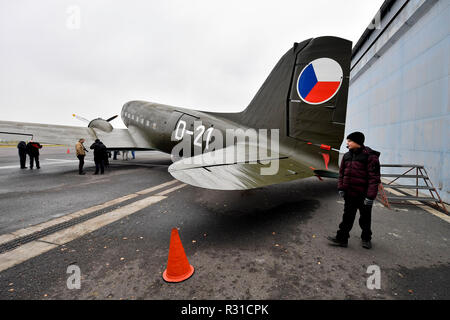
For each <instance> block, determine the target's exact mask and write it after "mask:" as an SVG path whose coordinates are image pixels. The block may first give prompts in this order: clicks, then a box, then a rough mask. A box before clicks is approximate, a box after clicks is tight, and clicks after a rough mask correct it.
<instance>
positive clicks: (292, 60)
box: [233, 37, 352, 149]
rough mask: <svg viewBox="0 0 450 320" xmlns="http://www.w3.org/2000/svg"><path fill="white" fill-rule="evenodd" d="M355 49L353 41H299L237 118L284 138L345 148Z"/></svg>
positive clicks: (320, 38) (323, 39)
mask: <svg viewBox="0 0 450 320" xmlns="http://www.w3.org/2000/svg"><path fill="white" fill-rule="evenodd" d="M351 50H352V43H351V41H348V40H345V39H341V38H336V37H319V38H313V39H309V40H306V41H303V42H301V43H295V44H294V47H293V48H291V49H290V50H289V51H288V52H286V54H285V55H284V56H283V57H282V58H281V59H280V61H279V62H278V63H277V65H276V66H275V67H274V69H273V70H272V72H271V73H270V75H269V76H268V77H267V79H266V81H265V82H264V84H263V85H262V86H261V88H260V89H259V91H258V92H257V93H256V95H255V97H254V98H253V100H252V101H251V102H250V104H249V105H248V107H247V108H246V109H245V110H244V111H242V112H240V113H238V114H235V116H234V117H233V118H234V119H233V120H235V121H238V122H239V123H241V124H244V125H246V126H248V127H252V128H255V129H263V128H264V129H280V137H281V136H284V137H289V138H292V139H297V140H300V141H308V142H313V143H319V144H325V145H328V146H331V147H332V148H335V149H339V148H340V145H341V143H342V140H343V136H344V130H345V118H346V111H347V97H348V87H349V76H350V60H351Z"/></svg>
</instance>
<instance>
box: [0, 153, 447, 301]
mask: <svg viewBox="0 0 450 320" xmlns="http://www.w3.org/2000/svg"><path fill="white" fill-rule="evenodd" d="M66 150H67V147H44V148H43V149H42V152H41V169H40V170H36V169H34V170H29V169H23V170H21V169H19V164H18V162H19V161H18V156H17V149H15V148H0V181H1V184H0V299H117V300H119V299H187V300H196V299H292V300H297V299H449V298H450V292H449V290H448V288H450V250H449V241H450V223H449V222H448V221H445V220H444V219H441V218H439V217H437V216H435V215H433V214H431V213H430V212H428V211H425V210H423V209H422V208H420V207H416V206H397V207H395V209H393V210H389V209H387V208H385V207H383V206H382V205H381V204H380V203H378V202H377V203H376V204H375V206H374V208H373V212H372V231H373V248H372V249H371V250H367V249H364V248H362V247H361V243H360V238H359V236H360V228H359V225H358V220H356V221H355V225H354V227H353V230H352V232H351V238H350V241H349V247H348V248H340V247H333V246H330V245H329V244H328V241H327V240H326V238H325V237H326V236H328V235H334V234H335V232H336V230H337V226H338V224H339V222H340V219H341V217H342V212H343V201H342V200H341V199H340V198H339V196H338V194H337V191H336V180H333V179H324V181H319V180H318V179H317V178H315V177H314V178H308V179H303V180H298V181H294V182H290V183H286V184H280V185H274V186H270V187H264V188H260V189H255V190H249V191H213V190H206V189H201V188H196V187H192V186H189V185H184V184H182V183H181V182H178V181H176V180H174V179H173V178H172V177H171V176H170V174H169V173H168V172H167V167H168V166H169V165H170V163H171V161H170V156H169V155H165V154H162V153H159V152H156V151H149V152H136V159H134V160H132V159H130V160H122V156H119V158H118V159H119V160H111V165H110V167H109V168H108V169H107V170H106V172H105V174H104V175H93V172H94V168H93V166H94V164H93V161H92V154H91V153H89V154H88V156H87V158H86V160H87V162H86V166H85V168H86V172H87V174H86V175H84V176H80V175H78V172H77V165H78V161H77V159H76V157H75V155H74V151H73V150H71V153H69V154H67V153H66ZM130 158H131V154H130ZM27 165H28V164H27ZM152 187H154V188H152ZM172 228H179V234H180V237H181V241H182V243H183V246H184V249H185V251H186V254H187V257H188V259H189V262H190V264H191V265H193V266H194V268H195V273H194V275H193V276H192V277H191V278H189V279H188V280H186V281H184V282H182V283H166V282H165V281H164V280H163V279H162V273H163V271H164V270H165V268H166V265H167V259H168V251H169V242H170V234H171V230H172ZM69 266H76V268H78V270H79V271H80V276H81V279H80V289H77V288H73V283H74V282H71V281H72V280H73V278H70V277H72V275H73V273H72V271H70V270H72V269H69V273H68V268H69ZM373 266H375V267H373ZM72 268H73V267H72ZM373 270H379V273H378V272H377V271H375V272H374V271H373ZM368 271H369V273H368ZM378 274H379V276H380V277H379V278H378V279H376V280H373V279H374V277H375V276H377V275H378ZM69 278H70V279H69ZM68 280H69V281H68ZM368 280H369V285H368ZM378 280H379V282H377V281H378ZM68 282H69V285H68ZM70 284H72V286H71V285H70ZM370 284H372V286H371V285H370ZM377 284H379V289H378V286H377ZM69 287H71V288H69Z"/></svg>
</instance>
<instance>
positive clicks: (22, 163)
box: [19, 152, 27, 169]
mask: <svg viewBox="0 0 450 320" xmlns="http://www.w3.org/2000/svg"><path fill="white" fill-rule="evenodd" d="M19 158H20V167H21V168H22V169H23V168H26V167H25V162H26V161H27V154H26V152H19Z"/></svg>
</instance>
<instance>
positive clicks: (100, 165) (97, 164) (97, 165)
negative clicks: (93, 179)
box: [94, 159, 105, 174]
mask: <svg viewBox="0 0 450 320" xmlns="http://www.w3.org/2000/svg"><path fill="white" fill-rule="evenodd" d="M94 162H95V173H96V174H97V173H98V171H99V169H100V173H101V174H103V173H104V172H105V165H104V163H103V159H101V160H98V159H97V160H96V159H94Z"/></svg>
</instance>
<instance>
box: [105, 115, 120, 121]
mask: <svg viewBox="0 0 450 320" xmlns="http://www.w3.org/2000/svg"><path fill="white" fill-rule="evenodd" d="M118 116H119V115H117V114H116V115H115V116H112V117H111V118H109V119H106V121H107V122H110V121H112V120H114V119H115V118H117V117H118Z"/></svg>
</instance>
